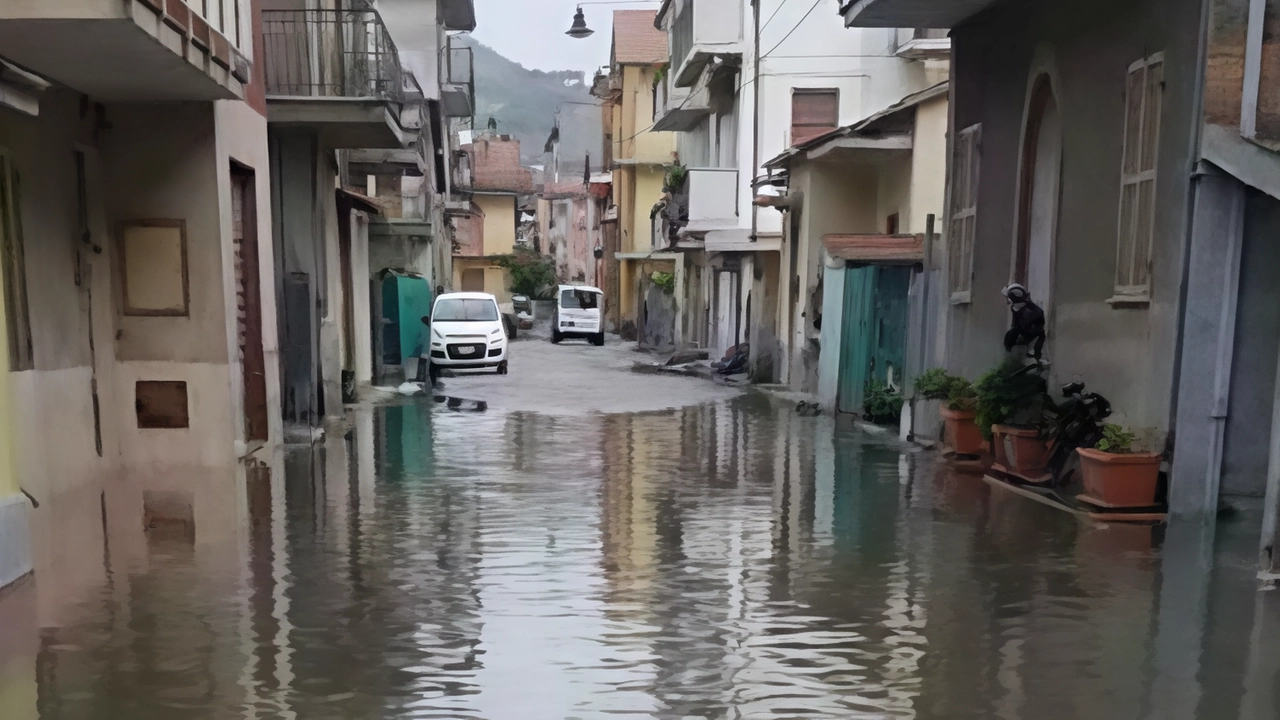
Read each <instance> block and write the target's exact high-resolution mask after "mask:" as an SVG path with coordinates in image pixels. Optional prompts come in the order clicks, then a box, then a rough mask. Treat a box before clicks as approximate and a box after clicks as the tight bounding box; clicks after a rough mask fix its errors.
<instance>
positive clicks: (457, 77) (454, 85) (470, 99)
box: [440, 36, 476, 118]
mask: <svg viewBox="0 0 1280 720" xmlns="http://www.w3.org/2000/svg"><path fill="white" fill-rule="evenodd" d="M456 40H457V37H456V36H451V37H450V38H449V42H448V45H447V46H446V47H445V48H444V50H443V52H442V55H441V58H440V100H441V103H442V104H443V106H444V113H445V115H446V116H448V117H459V118H469V117H472V116H473V115H475V97H476V75H475V64H474V55H473V53H472V49H471V48H470V47H468V46H466V45H461V44H455V42H456Z"/></svg>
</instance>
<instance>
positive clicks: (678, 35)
mask: <svg viewBox="0 0 1280 720" xmlns="http://www.w3.org/2000/svg"><path fill="white" fill-rule="evenodd" d="M676 5H678V3H675V4H672V5H671V6H670V7H671V8H672V9H670V10H668V12H675V7H676ZM666 22H667V23H668V24H667V25H666V27H667V28H668V37H669V38H670V46H671V73H672V76H673V77H674V78H675V85H676V87H691V86H692V85H693V84H694V83H695V82H697V80H698V76H699V75H701V74H702V69H703V68H704V67H706V64H707V63H708V62H710V61H711V59H712V58H715V57H717V56H725V55H739V56H740V55H742V51H743V45H744V44H743V36H742V22H743V18H742V2H741V0H686V2H685V3H684V4H683V7H680V8H679V13H678V14H677V15H675V17H673V18H670V19H669V20H667V21H666Z"/></svg>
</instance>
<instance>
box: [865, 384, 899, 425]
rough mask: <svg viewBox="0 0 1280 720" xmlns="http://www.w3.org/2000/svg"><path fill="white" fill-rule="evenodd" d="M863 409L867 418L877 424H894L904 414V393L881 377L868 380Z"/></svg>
mask: <svg viewBox="0 0 1280 720" xmlns="http://www.w3.org/2000/svg"><path fill="white" fill-rule="evenodd" d="M862 409H863V411H864V412H865V413H866V418H867V420H869V421H871V422H873V423H875V424H877V425H893V424H895V423H897V422H898V419H899V418H900V417H901V416H902V395H901V394H900V393H898V392H897V391H896V390H894V389H893V388H891V387H889V386H888V385H886V384H885V383H883V382H881V381H880V379H879V378H871V379H870V380H868V381H867V387H866V390H865V391H864V393H863V398H862Z"/></svg>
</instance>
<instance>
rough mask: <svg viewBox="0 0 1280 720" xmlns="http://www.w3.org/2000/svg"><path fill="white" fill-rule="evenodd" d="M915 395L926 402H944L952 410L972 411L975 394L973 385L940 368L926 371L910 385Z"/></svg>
mask: <svg viewBox="0 0 1280 720" xmlns="http://www.w3.org/2000/svg"><path fill="white" fill-rule="evenodd" d="M912 387H913V388H915V392H916V395H917V396H918V397H922V398H924V399H926V400H945V401H946V403H947V407H948V408H950V409H952V410H972V409H973V406H974V403H975V397H976V395H977V392H976V391H975V390H974V389H973V383H971V382H969V381H968V380H966V379H964V378H962V377H960V376H959V375H952V374H950V373H948V372H947V371H946V370H943V369H942V368H934V369H932V370H926V371H925V372H923V373H921V374H920V375H919V376H918V377H916V379H915V381H914V382H913V383H912Z"/></svg>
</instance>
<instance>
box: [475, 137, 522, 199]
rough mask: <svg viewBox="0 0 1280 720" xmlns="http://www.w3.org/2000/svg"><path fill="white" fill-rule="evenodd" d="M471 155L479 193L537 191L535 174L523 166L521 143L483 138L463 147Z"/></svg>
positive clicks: (497, 138)
mask: <svg viewBox="0 0 1280 720" xmlns="http://www.w3.org/2000/svg"><path fill="white" fill-rule="evenodd" d="M463 150H465V151H466V153H467V154H468V155H470V156H471V168H472V170H471V171H472V177H473V178H474V181H473V182H474V187H475V189H476V190H505V191H507V192H514V193H529V192H532V191H533V174H532V172H531V171H530V170H529V168H526V167H524V166H522V165H521V164H520V141H519V140H516V139H514V138H511V137H509V136H507V135H490V134H485V135H481V136H480V137H479V138H477V139H476V141H475V142H474V143H472V144H470V145H467V146H465V147H463Z"/></svg>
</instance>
